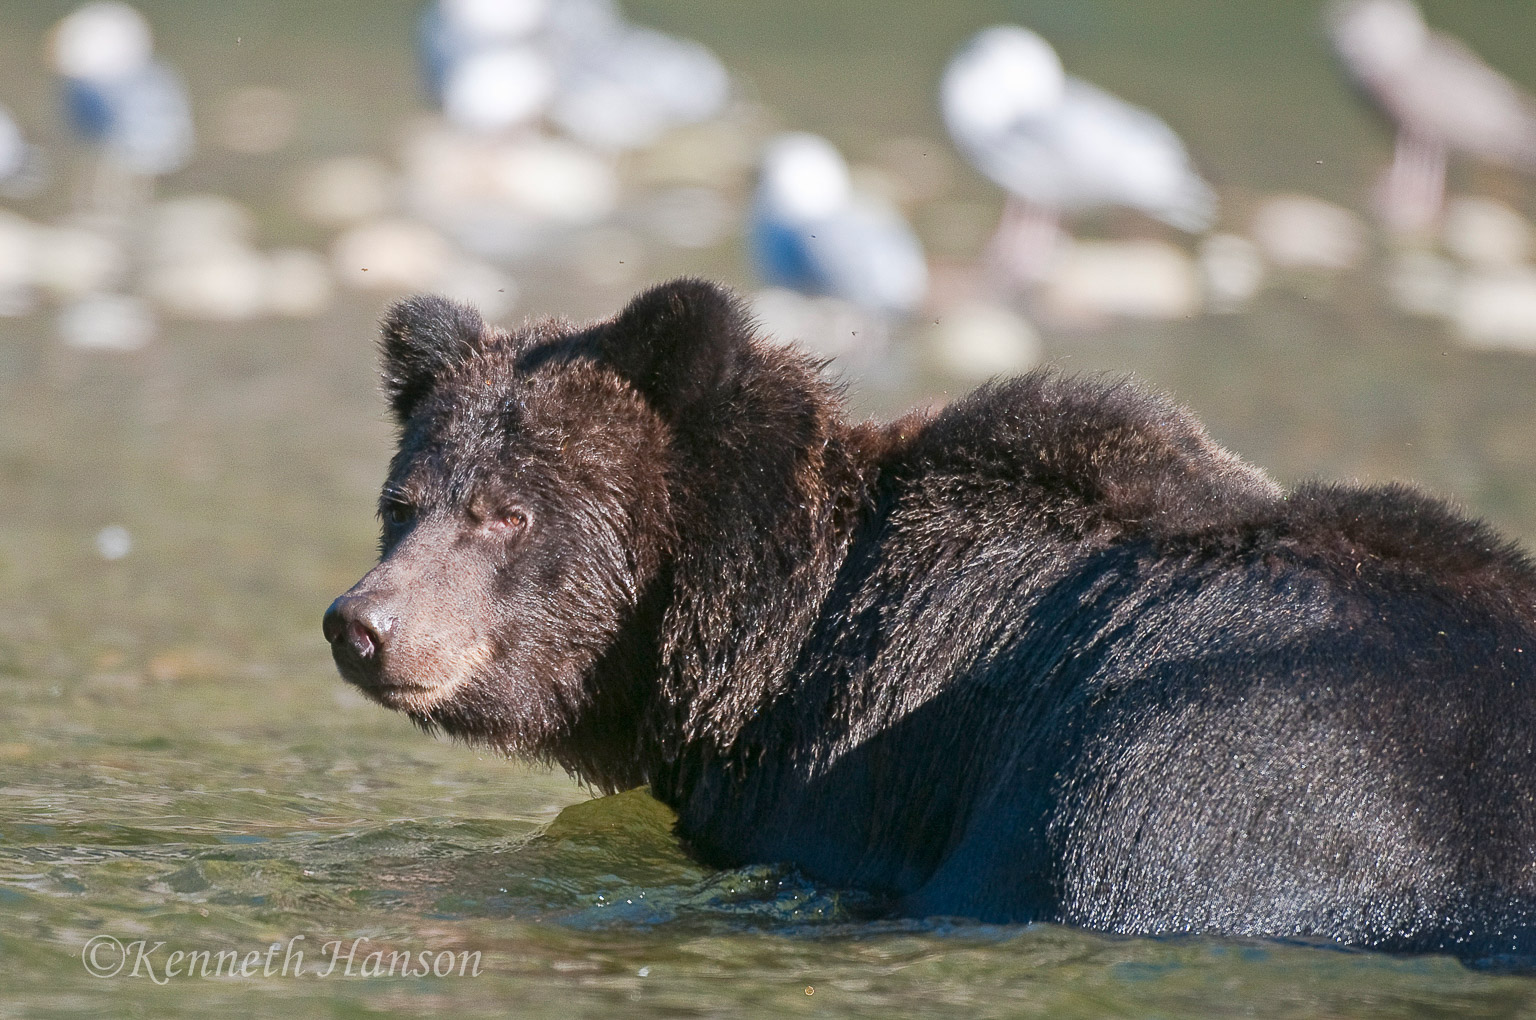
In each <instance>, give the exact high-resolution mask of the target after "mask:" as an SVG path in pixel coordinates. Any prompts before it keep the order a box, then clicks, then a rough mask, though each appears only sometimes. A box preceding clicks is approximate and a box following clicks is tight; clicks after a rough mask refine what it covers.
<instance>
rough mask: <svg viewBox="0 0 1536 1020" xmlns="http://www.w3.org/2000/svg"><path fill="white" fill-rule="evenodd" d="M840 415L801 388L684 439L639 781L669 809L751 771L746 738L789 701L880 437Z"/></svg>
mask: <svg viewBox="0 0 1536 1020" xmlns="http://www.w3.org/2000/svg"><path fill="white" fill-rule="evenodd" d="M808 410H809V413H807V411H808ZM840 411H841V407H840V402H839V401H838V399H837V397H836V394H835V393H833V392H832V391H831V390H830V388H828V387H826V386H825V384H823V383H820V382H819V381H818V380H815V379H814V377H808V378H807V379H806V380H805V384H804V387H803V389H800V390H798V391H795V390H788V391H786V390H784V389H779V390H776V391H774V392H772V393H771V394H770V395H767V396H764V395H761V394H760V395H758V396H757V399H756V402H755V405H754V404H748V405H747V406H746V407H742V406H739V405H738V406H737V407H734V408H733V409H732V417H731V420H730V421H718V420H717V421H711V422H707V423H705V427H704V428H700V429H699V430H697V431H696V432H695V433H694V434H693V435H691V436H690V435H684V436H681V437H680V438H681V439H683V440H684V442H682V443H680V444H679V449H678V451H677V453H676V455H675V456H676V460H675V463H674V465H673V478H674V481H673V484H672V486H671V491H672V520H673V534H674V535H675V542H676V544H675V546H674V548H673V550H672V555H671V556H670V557H669V558H668V565H667V568H666V575H667V576H666V588H667V596H666V607H665V610H664V613H663V619H662V625H661V628H660V640H659V643H658V647H657V650H656V654H657V664H658V674H657V675H658V684H657V688H656V691H655V705H654V708H655V712H654V714H653V716H652V719H653V724H652V725H651V726H650V727H649V729H650V734H649V737H648V739H647V740H646V741H645V744H646V747H645V752H644V755H643V757H644V761H645V771H646V779H647V780H648V781H649V782H650V783H651V785H652V788H653V790H654V791H655V792H656V793H657V794H658V795H659V796H661V797H662V799H663V800H666V801H669V802H671V803H673V805H674V806H676V805H677V804H678V802H680V801H681V800H684V799H686V798H687V797H688V796H689V793H690V790H691V788H692V786H693V784H694V781H695V780H696V779H697V777H698V775H699V774H700V772H701V771H706V770H712V769H714V768H718V767H719V766H721V765H725V766H726V767H728V768H729V767H731V766H730V764H729V763H731V762H733V761H736V760H742V759H745V758H747V757H749V756H750V753H751V751H750V747H748V746H747V744H748V743H749V742H748V741H744V740H743V733H744V731H746V730H747V729H748V727H749V724H750V725H751V726H753V727H754V728H756V727H759V726H761V725H762V724H763V722H764V721H765V720H766V719H767V718H768V717H769V716H771V715H772V714H773V712H774V709H775V706H776V705H778V704H780V703H781V702H783V701H785V700H786V699H791V698H793V696H794V691H795V683H796V677H797V674H796V669H797V665H798V663H799V661H800V659H801V656H802V654H803V652H804V650H805V649H806V647H807V646H808V645H809V644H810V642H811V641H812V639H813V637H814V630H815V628H816V626H817V624H818V621H819V620H823V619H824V615H825V614H824V606H825V603H826V601H827V598H828V595H829V593H830V592H831V591H832V590H833V587H834V585H835V583H836V580H837V576H838V573H839V570H840V569H841V567H842V565H843V562H844V560H845V559H846V557H847V554H848V549H849V547H850V545H851V543H852V540H853V536H854V535H855V533H856V532H857V530H858V528H859V526H860V523H861V521H862V520H863V519H864V518H865V517H867V509H868V506H869V503H870V501H871V495H870V488H871V482H870V479H871V477H872V476H873V467H872V465H873V457H872V456H871V453H872V449H871V447H872V446H873V444H874V443H875V442H876V439H875V437H877V436H880V435H883V434H884V433H883V431H879V430H876V429H874V428H873V427H865V426H860V427H850V426H849V425H847V424H846V422H845V421H844V420H843V418H842V417H841V414H840ZM689 440H691V442H689Z"/></svg>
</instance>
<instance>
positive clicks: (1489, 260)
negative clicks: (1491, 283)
mask: <svg viewBox="0 0 1536 1020" xmlns="http://www.w3.org/2000/svg"><path fill="white" fill-rule="evenodd" d="M1441 238H1442V240H1443V241H1444V242H1445V247H1446V250H1447V251H1449V252H1450V253H1451V254H1452V255H1454V256H1456V257H1457V258H1458V259H1461V260H1462V261H1463V262H1467V263H1470V264H1471V265H1474V266H1479V267H1482V268H1485V269H1496V268H1504V267H1508V266H1515V265H1519V264H1520V263H1522V262H1524V261H1526V260H1527V259H1529V258H1530V257H1531V225H1530V224H1529V223H1528V222H1526V219H1525V217H1524V216H1521V215H1520V214H1519V213H1518V212H1516V211H1515V210H1513V209H1511V208H1510V207H1509V206H1507V205H1505V204H1504V203H1503V202H1499V201H1496V200H1494V199H1491V198H1478V197H1471V196H1462V197H1458V198H1453V199H1452V200H1451V201H1450V203H1449V204H1448V205H1447V207H1446V210H1445V225H1444V226H1443V227H1442V228H1441Z"/></svg>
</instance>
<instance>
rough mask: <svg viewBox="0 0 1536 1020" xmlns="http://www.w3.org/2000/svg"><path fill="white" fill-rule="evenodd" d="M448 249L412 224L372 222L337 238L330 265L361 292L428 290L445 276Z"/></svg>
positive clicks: (427, 230) (431, 233) (423, 228)
mask: <svg viewBox="0 0 1536 1020" xmlns="http://www.w3.org/2000/svg"><path fill="white" fill-rule="evenodd" d="M452 254H453V253H452V249H451V248H450V247H449V245H448V242H447V241H446V240H444V239H443V237H442V235H440V234H439V233H438V232H437V231H435V230H433V229H432V228H431V227H428V226H425V225H424V224H421V223H417V222H415V221H413V220H407V219H400V218H392V219H380V220H372V221H370V222H367V223H363V224H361V225H359V226H356V227H353V228H352V229H351V230H349V231H347V232H346V233H345V234H342V235H341V236H340V237H339V238H337V239H336V243H335V244H334V245H333V246H332V248H331V266H332V268H333V269H334V270H335V272H336V275H337V277H338V278H340V280H341V282H342V283H344V284H346V285H347V286H348V287H355V288H357V289H359V290H382V291H416V290H427V289H429V288H431V287H432V286H433V285H434V284H435V283H437V282H438V281H439V280H441V279H442V277H443V272H444V270H445V269H446V268H447V266H448V263H449V259H450V258H451V256H452Z"/></svg>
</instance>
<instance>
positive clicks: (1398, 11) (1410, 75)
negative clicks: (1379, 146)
mask: <svg viewBox="0 0 1536 1020" xmlns="http://www.w3.org/2000/svg"><path fill="white" fill-rule="evenodd" d="M1328 32H1329V35H1330V37H1331V38H1332V40H1333V46H1334V49H1335V50H1336V51H1337V52H1338V54H1339V59H1340V60H1341V61H1342V63H1343V64H1344V67H1345V69H1346V70H1347V71H1348V72H1349V74H1350V76H1351V77H1352V78H1353V79H1354V80H1355V82H1356V83H1358V85H1359V86H1360V88H1361V89H1362V90H1363V91H1364V92H1365V94H1366V95H1367V96H1368V97H1370V99H1371V100H1372V101H1374V102H1375V103H1376V105H1377V106H1378V107H1380V108H1381V110H1382V111H1383V112H1384V113H1385V114H1386V115H1387V117H1388V118H1389V119H1391V121H1392V122H1393V123H1394V124H1395V125H1396V126H1397V146H1396V151H1395V153H1394V157H1393V161H1392V166H1391V168H1390V169H1389V170H1388V171H1387V173H1386V175H1385V177H1384V178H1383V180H1382V183H1381V186H1380V188H1379V190H1378V192H1377V196H1376V197H1377V203H1378V205H1379V207H1380V211H1381V213H1382V215H1383V218H1384V219H1385V220H1386V222H1387V224H1388V225H1389V226H1391V227H1393V228H1394V229H1397V230H1400V231H1403V232H1417V231H1422V230H1425V229H1427V228H1428V227H1429V226H1430V225H1432V224H1433V223H1434V221H1435V219H1436V218H1437V217H1438V216H1439V213H1440V208H1441V206H1442V205H1443V203H1444V200H1445V164H1446V158H1447V155H1448V153H1449V152H1450V150H1452V149H1455V150H1458V151H1461V152H1465V153H1467V154H1469V155H1472V156H1475V157H1477V158H1479V159H1482V160H1486V161H1487V162H1490V163H1495V164H1498V165H1500V166H1506V167H1511V168H1513V169H1516V170H1521V171H1523V172H1525V173H1536V99H1533V98H1532V96H1531V95H1530V94H1529V93H1527V92H1525V91H1524V90H1522V89H1521V88H1520V87H1519V86H1517V85H1515V84H1514V83H1513V82H1511V81H1510V80H1509V79H1508V78H1506V77H1504V76H1503V75H1501V74H1499V72H1497V71H1495V70H1494V69H1493V68H1491V67H1489V66H1488V65H1487V64H1485V63H1484V62H1483V61H1482V60H1481V59H1480V58H1479V57H1478V56H1477V54H1476V53H1473V52H1472V51H1471V50H1470V49H1468V48H1467V47H1466V45H1465V44H1463V43H1462V42H1461V41H1459V40H1457V39H1453V38H1451V37H1450V36H1448V35H1445V34H1443V33H1440V32H1432V31H1430V29H1429V26H1428V25H1426V24H1425V23H1424V16H1423V15H1422V14H1421V13H1420V12H1419V9H1418V7H1417V6H1415V5H1414V4H1413V2H1412V0H1336V2H1335V3H1334V4H1333V5H1332V7H1331V8H1330V9H1329V12H1328Z"/></svg>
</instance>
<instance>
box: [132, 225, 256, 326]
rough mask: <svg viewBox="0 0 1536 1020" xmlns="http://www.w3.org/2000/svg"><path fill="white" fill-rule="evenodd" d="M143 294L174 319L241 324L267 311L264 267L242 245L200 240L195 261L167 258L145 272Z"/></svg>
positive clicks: (248, 249) (249, 250)
mask: <svg viewBox="0 0 1536 1020" xmlns="http://www.w3.org/2000/svg"><path fill="white" fill-rule="evenodd" d="M143 290H144V294H145V296H146V297H148V298H150V299H151V300H153V301H154V302H155V303H156V304H158V305H159V306H160V307H161V308H163V309H165V310H166V312H168V313H169V314H171V315H174V316H177V317H179V318H184V319H207V320H213V321H218V322H243V321H247V320H250V319H254V318H256V317H257V316H259V315H262V314H263V313H265V312H266V310H267V307H266V306H267V265H266V261H265V260H264V259H263V258H262V257H261V255H260V254H259V253H258V252H256V251H254V250H252V249H250V248H248V247H246V246H244V245H241V244H238V243H235V242H224V243H215V242H213V241H210V240H205V242H204V246H203V249H202V251H201V252H200V253H199V254H198V256H197V257H195V258H176V259H171V260H167V261H164V262H162V263H160V264H158V265H153V266H151V267H149V268H148V269H146V271H145V274H144V284H143Z"/></svg>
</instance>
